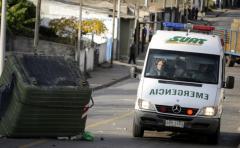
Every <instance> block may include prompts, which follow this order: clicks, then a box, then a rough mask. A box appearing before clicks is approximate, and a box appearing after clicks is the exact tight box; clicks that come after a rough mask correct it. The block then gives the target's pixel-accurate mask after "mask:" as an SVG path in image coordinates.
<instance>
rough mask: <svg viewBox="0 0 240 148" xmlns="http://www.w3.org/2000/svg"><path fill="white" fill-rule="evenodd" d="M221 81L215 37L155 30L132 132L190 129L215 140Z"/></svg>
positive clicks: (224, 83) (227, 83) (226, 83)
mask: <svg viewBox="0 0 240 148" xmlns="http://www.w3.org/2000/svg"><path fill="white" fill-rule="evenodd" d="M233 86H234V77H232V76H229V77H227V78H226V80H225V59H224V51H223V48H222V45H221V41H220V39H219V37H218V36H214V35H207V34H201V33H192V32H181V31H158V32H157V33H156V34H155V35H154V36H153V37H152V40H151V42H150V44H149V47H148V51H147V53H146V58H145V62H144V66H143V69H142V73H141V76H140V82H139V86H138V92H137V99H136V103H135V113H134V121H133V136H134V137H143V135H144V130H154V131H174V132H178V131H179V132H195V133H202V134H205V135H206V136H207V137H208V138H209V142H212V143H217V141H218V136H219V133H220V122H221V115H222V103H223V99H224V88H229V89H231V88H233Z"/></svg>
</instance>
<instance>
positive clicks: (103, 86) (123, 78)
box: [92, 74, 130, 91]
mask: <svg viewBox="0 0 240 148" xmlns="http://www.w3.org/2000/svg"><path fill="white" fill-rule="evenodd" d="M128 78H130V74H129V75H127V76H125V77H122V78H119V79H117V80H114V81H111V82H109V83H106V84H103V85H100V86H97V87H93V88H92V89H93V91H95V90H99V89H103V88H106V87H109V86H112V85H114V84H116V83H118V82H121V81H124V80H126V79H128Z"/></svg>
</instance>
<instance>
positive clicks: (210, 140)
mask: <svg viewBox="0 0 240 148" xmlns="http://www.w3.org/2000/svg"><path fill="white" fill-rule="evenodd" d="M219 137H220V125H219V126H218V129H217V131H216V132H215V133H213V134H210V135H208V143H209V144H212V145H217V144H218V142H219Z"/></svg>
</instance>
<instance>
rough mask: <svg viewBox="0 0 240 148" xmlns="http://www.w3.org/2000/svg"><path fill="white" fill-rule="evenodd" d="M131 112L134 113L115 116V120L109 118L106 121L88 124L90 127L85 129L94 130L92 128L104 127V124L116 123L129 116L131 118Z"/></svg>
mask: <svg viewBox="0 0 240 148" xmlns="http://www.w3.org/2000/svg"><path fill="white" fill-rule="evenodd" d="M133 112H134V111H131V112H127V113H124V114H122V115H120V116H117V117H115V118H111V119H108V120H103V121H99V122H96V123H93V124H90V125H88V126H86V129H89V128H94V127H97V126H101V125H105V124H108V123H111V122H114V121H117V120H120V119H123V118H126V117H129V116H131V115H132V114H133Z"/></svg>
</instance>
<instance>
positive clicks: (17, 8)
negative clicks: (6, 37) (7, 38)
mask: <svg viewBox="0 0 240 148" xmlns="http://www.w3.org/2000/svg"><path fill="white" fill-rule="evenodd" d="M7 4H8V5H7V27H8V29H9V30H11V32H22V30H26V31H30V28H34V22H35V6H34V4H33V3H32V2H29V1H27V0H8V2H7ZM0 8H2V3H1V2H0Z"/></svg>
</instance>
